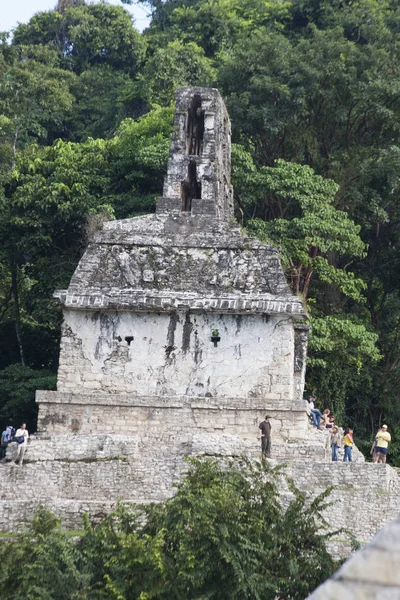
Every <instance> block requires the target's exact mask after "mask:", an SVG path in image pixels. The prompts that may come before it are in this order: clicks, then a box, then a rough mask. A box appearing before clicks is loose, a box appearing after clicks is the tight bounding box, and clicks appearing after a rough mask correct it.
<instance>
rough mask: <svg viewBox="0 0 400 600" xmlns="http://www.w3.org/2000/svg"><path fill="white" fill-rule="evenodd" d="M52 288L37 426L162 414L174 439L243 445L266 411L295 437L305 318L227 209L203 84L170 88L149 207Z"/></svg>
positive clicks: (220, 154)
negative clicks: (156, 194)
mask: <svg viewBox="0 0 400 600" xmlns="http://www.w3.org/2000/svg"><path fill="white" fill-rule="evenodd" d="M56 297H57V298H59V300H60V302H61V304H62V306H63V312H64V325H63V334H62V342H61V354H60V367H59V372H58V387H57V393H56V394H54V393H53V392H49V393H48V392H40V393H38V396H37V400H38V402H39V428H40V429H45V430H46V432H47V433H51V432H65V431H68V430H69V429H74V430H77V429H79V431H80V432H81V433H82V434H83V433H87V434H90V433H102V432H107V433H108V432H109V433H114V432H116V433H121V434H125V433H133V434H136V433H137V431H139V430H141V429H142V425H143V424H144V423H145V424H146V430H147V431H148V432H149V431H152V432H153V434H154V435H156V434H157V432H161V431H164V430H165V429H166V428H165V427H164V426H163V425H162V424H161V423H168V425H167V427H168V428H169V429H171V428H172V429H174V428H175V424H174V420H175V416H174V415H176V416H177V419H178V424H180V425H181V426H182V429H183V430H184V431H185V435H188V434H189V433H190V434H191V435H195V434H196V432H197V431H200V432H208V433H212V432H215V431H218V432H224V433H227V434H229V435H233V436H237V437H238V438H239V440H240V439H247V438H248V436H249V434H250V431H251V439H252V441H253V444H254V445H255V446H256V445H257V440H256V439H255V436H254V426H255V424H257V421H258V420H260V419H261V418H262V416H263V413H265V412H266V411H269V412H270V413H271V415H272V416H273V417H274V418H275V434H276V435H277V436H278V435H281V436H282V439H283V438H285V439H289V438H294V439H295V438H298V437H304V434H305V430H306V425H307V417H306V414H305V411H304V405H303V402H302V400H301V398H302V390H303V386H304V371H305V354H306V346H307V336H308V326H307V325H305V324H304V323H303V321H304V320H306V319H307V315H306V313H305V311H304V308H303V306H302V304H301V302H300V300H299V298H297V297H295V296H293V295H291V293H290V291H289V288H288V285H287V283H286V280H285V277H284V274H283V271H282V268H281V265H280V261H279V256H278V252H277V250H276V248H274V247H272V246H268V245H265V244H261V243H260V242H258V241H256V240H254V239H251V238H248V237H245V236H243V235H242V234H241V232H240V229H239V227H238V225H237V224H236V222H235V221H234V219H233V195H232V187H231V184H230V122H229V118H228V115H227V112H226V109H225V106H224V103H223V102H222V99H221V97H220V96H219V94H218V92H217V90H213V89H203V88H183V89H181V90H179V92H178V96H177V110H176V116H175V123H174V133H173V139H172V142H171V151H170V157H169V162H168V173H167V176H166V178H165V185H164V196H163V197H162V198H160V199H159V200H158V202H157V212H156V214H154V215H148V216H145V217H137V218H132V219H125V220H123V221H115V222H110V223H106V224H105V225H104V226H103V229H102V230H101V231H99V232H98V233H97V234H95V236H94V239H93V240H92V242H91V243H90V245H89V247H88V249H87V251H86V252H85V254H84V256H83V258H82V259H81V261H80V263H79V265H78V267H77V269H76V271H75V274H74V276H73V277H72V280H71V282H70V285H69V287H68V289H67V290H61V291H59V292H57V293H56ZM163 411H164V412H163ZM154 413H156V414H158V415H159V419H158V420H157V419H156V420H155V421H154V419H153V414H154ZM178 415H179V416H178ZM176 435H178V436H179V435H182V432H177V433H176Z"/></svg>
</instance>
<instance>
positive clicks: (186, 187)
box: [181, 160, 201, 212]
mask: <svg viewBox="0 0 400 600" xmlns="http://www.w3.org/2000/svg"><path fill="white" fill-rule="evenodd" d="M181 198H182V211H183V212H190V211H191V210H192V200H193V199H194V198H201V182H200V181H197V169H196V161H194V160H191V161H189V164H188V174H187V179H186V181H182V183H181Z"/></svg>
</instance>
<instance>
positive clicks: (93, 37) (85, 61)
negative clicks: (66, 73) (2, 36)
mask: <svg viewBox="0 0 400 600" xmlns="http://www.w3.org/2000/svg"><path fill="white" fill-rule="evenodd" d="M13 44H14V45H15V46H21V45H24V44H29V45H32V44H33V45H41V44H51V45H52V46H53V47H55V48H56V50H57V53H58V57H59V60H60V64H61V66H63V67H64V68H66V69H72V70H73V71H75V72H76V73H82V72H83V71H85V70H87V69H88V68H89V67H94V66H96V65H103V64H107V65H109V66H111V67H113V68H115V69H121V70H125V71H127V72H129V73H131V74H134V73H135V72H136V71H137V69H138V68H139V67H140V65H141V63H142V61H143V59H144V54H145V50H146V43H145V40H144V38H143V37H142V36H141V35H140V34H139V33H138V32H137V31H136V30H135V29H134V27H133V26H132V17H131V16H130V14H129V13H128V12H127V11H126V10H124V9H123V8H122V7H120V6H112V5H110V4H107V3H105V2H100V3H97V4H85V3H81V4H79V5H77V6H71V7H69V8H67V9H66V10H65V11H62V12H59V11H49V12H42V13H37V14H36V15H34V16H33V17H32V19H31V20H30V22H29V23H28V24H27V25H24V24H21V25H19V26H18V27H17V28H16V30H15V32H14V39H13Z"/></svg>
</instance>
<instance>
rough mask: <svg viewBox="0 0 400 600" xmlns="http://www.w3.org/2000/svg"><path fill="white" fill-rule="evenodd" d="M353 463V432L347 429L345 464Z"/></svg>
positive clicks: (345, 433)
mask: <svg viewBox="0 0 400 600" xmlns="http://www.w3.org/2000/svg"><path fill="white" fill-rule="evenodd" d="M346 461H349V462H353V430H352V429H349V428H348V427H346V429H345V430H344V456H343V462H346Z"/></svg>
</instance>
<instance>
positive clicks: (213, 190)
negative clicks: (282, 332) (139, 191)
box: [55, 88, 306, 318]
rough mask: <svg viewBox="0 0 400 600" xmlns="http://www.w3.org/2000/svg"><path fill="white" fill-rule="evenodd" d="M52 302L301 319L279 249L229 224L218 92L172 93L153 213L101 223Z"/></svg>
mask: <svg viewBox="0 0 400 600" xmlns="http://www.w3.org/2000/svg"><path fill="white" fill-rule="evenodd" d="M196 119H197V121H196ZM55 297H56V298H58V299H59V300H60V301H61V303H62V304H63V305H64V306H66V307H71V308H77V309H79V308H81V309H90V308H106V307H107V308H114V309H125V310H128V309H130V310H157V311H172V310H177V309H179V308H187V309H190V310H206V311H218V312H234V313H260V312H261V313H265V314H271V313H281V312H282V313H288V314H290V315H293V316H295V317H297V318H305V317H306V312H305V310H304V308H303V306H302V303H301V301H300V299H299V298H298V297H296V296H293V295H292V294H291V292H290V290H289V287H288V285H287V282H286V279H285V276H284V273H283V270H282V267H281V264H280V259H279V254H278V250H277V249H276V248H275V247H273V246H270V245H266V244H262V243H261V242H259V241H257V240H255V239H252V238H249V237H247V236H245V235H242V233H241V231H240V228H239V226H238V224H237V223H236V221H235V220H234V218H233V192H232V187H231V185H230V123H229V119H228V115H227V112H226V108H225V105H224V103H223V100H222V98H221V96H220V95H219V93H218V91H217V90H215V89H207V88H181V89H180V90H178V94H177V110H176V115H175V125H174V133H173V136H172V141H171V149H170V156H169V161H168V172H167V176H166V178H165V185H164V196H162V197H161V198H159V199H158V201H157V212H156V214H152V215H146V216H143V217H134V218H130V219H124V220H120V221H112V222H107V223H105V224H104V225H103V228H102V230H101V231H98V232H97V233H96V234H95V235H94V237H93V239H92V240H91V242H90V244H89V246H88V248H87V250H86V252H85V254H84V256H83V257H82V259H81V261H80V263H79V265H78V267H77V269H76V271H75V273H74V275H73V277H72V279H71V282H70V285H69V287H68V290H59V291H57V292H56V293H55Z"/></svg>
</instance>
